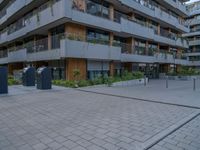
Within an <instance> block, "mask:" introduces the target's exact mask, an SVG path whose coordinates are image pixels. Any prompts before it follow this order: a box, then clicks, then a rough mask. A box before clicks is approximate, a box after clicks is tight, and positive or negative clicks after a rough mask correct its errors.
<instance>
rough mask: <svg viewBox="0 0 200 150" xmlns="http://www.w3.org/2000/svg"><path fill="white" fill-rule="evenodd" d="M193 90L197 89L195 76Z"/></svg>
mask: <svg viewBox="0 0 200 150" xmlns="http://www.w3.org/2000/svg"><path fill="white" fill-rule="evenodd" d="M193 91H196V79H195V78H193Z"/></svg>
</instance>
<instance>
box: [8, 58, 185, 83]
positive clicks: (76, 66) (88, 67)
mask: <svg viewBox="0 0 200 150" xmlns="http://www.w3.org/2000/svg"><path fill="white" fill-rule="evenodd" d="M4 66H7V67H8V72H9V74H10V75H14V76H20V72H21V71H22V70H23V68H24V67H27V66H32V67H35V68H36V69H37V68H39V67H43V66H46V67H50V68H51V70H52V79H54V80H56V79H64V80H74V71H75V70H79V71H80V77H79V78H80V79H82V80H85V79H89V80H93V79H96V78H98V77H102V76H104V77H108V76H121V75H122V74H123V73H124V72H125V71H128V72H136V71H141V72H143V73H144V74H145V75H146V76H147V77H148V78H150V79H158V78H159V75H160V74H162V73H168V72H173V71H175V72H177V71H178V70H179V68H180V67H181V66H180V65H175V64H158V63H154V64H153V63H138V62H135V63H132V62H126V63H123V62H119V61H109V60H107V61H106V60H92V59H80V58H65V59H61V60H46V61H36V62H17V63H9V64H5V65H4Z"/></svg>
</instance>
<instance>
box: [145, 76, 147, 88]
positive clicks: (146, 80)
mask: <svg viewBox="0 0 200 150" xmlns="http://www.w3.org/2000/svg"><path fill="white" fill-rule="evenodd" d="M146 85H147V80H146V76H144V86H146Z"/></svg>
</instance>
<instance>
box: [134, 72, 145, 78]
mask: <svg viewBox="0 0 200 150" xmlns="http://www.w3.org/2000/svg"><path fill="white" fill-rule="evenodd" d="M133 78H134V79H141V78H144V73H143V72H140V71H136V72H134V73H133Z"/></svg>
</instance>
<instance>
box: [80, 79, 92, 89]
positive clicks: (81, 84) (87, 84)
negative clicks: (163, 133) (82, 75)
mask: <svg viewBox="0 0 200 150" xmlns="http://www.w3.org/2000/svg"><path fill="white" fill-rule="evenodd" d="M90 85H91V84H90V82H89V81H88V80H80V81H79V82H78V86H79V87H85V86H90Z"/></svg>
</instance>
